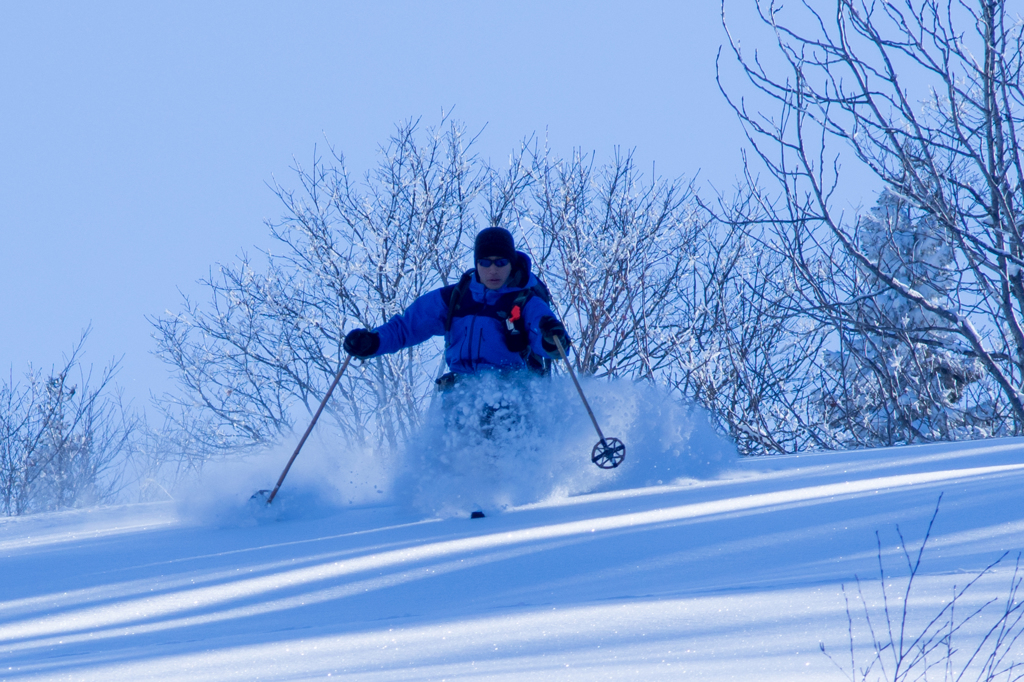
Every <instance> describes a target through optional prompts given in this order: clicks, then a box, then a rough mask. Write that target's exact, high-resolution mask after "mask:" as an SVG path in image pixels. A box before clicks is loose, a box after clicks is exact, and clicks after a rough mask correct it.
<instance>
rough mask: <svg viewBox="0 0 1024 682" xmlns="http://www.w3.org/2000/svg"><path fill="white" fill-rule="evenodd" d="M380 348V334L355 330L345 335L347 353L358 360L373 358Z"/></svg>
mask: <svg viewBox="0 0 1024 682" xmlns="http://www.w3.org/2000/svg"><path fill="white" fill-rule="evenodd" d="M379 348H380V334H378V333H377V332H371V331H367V330H365V329H353V330H352V331H350V332H349V333H348V334H346V335H345V352H346V353H348V354H349V355H354V356H355V357H357V358H369V357H372V356H373V355H374V354H375V353H376V352H377V349H379Z"/></svg>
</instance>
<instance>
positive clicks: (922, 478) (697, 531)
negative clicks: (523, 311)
mask: <svg viewBox="0 0 1024 682" xmlns="http://www.w3.org/2000/svg"><path fill="white" fill-rule="evenodd" d="M597 402H600V401H597ZM688 437H689V438H697V439H700V438H707V437H708V435H707V434H706V433H704V432H703V431H701V430H700V429H696V430H691V431H690V432H689V436H688ZM588 439H590V440H592V436H588ZM627 443H628V441H627ZM648 447H649V446H648ZM717 447H718V445H713V447H712V449H714V448H717ZM588 452H589V450H588V449H584V451H582V452H578V453H577V454H578V455H579V457H580V458H581V459H582V460H583V461H584V462H585V463H586V457H587V454H588ZM272 455H273V456H271V455H267V456H266V457H265V458H264V459H265V460H266V461H263V460H260V461H258V462H250V463H248V465H247V467H248V468H247V469H245V470H243V469H239V468H230V467H224V468H223V469H221V470H219V471H218V470H213V471H214V473H217V474H219V475H220V477H221V478H220V481H219V483H216V484H215V483H212V482H209V481H208V482H207V483H206V484H205V485H206V487H205V488H202V489H199V490H196V491H193V492H192V493H191V496H190V498H189V499H187V500H179V502H178V503H177V504H174V503H156V504H143V505H127V506H120V507H108V508H96V509H88V510H77V511H71V512H62V513H53V514H40V515H35V516H29V517H22V518H10V519H4V520H0V575H2V577H3V579H2V581H0V595H2V603H0V679H4V680H29V679H54V680H65V679H66V680H143V679H160V680H178V679H181V680H194V679H204V680H254V679H260V680H300V679H314V678H316V679H322V678H328V677H341V676H344V677H345V679H353V680H445V679H448V680H455V679H457V680H473V679H487V680H513V679H515V680H522V679H544V680H605V679H609V680H620V679H626V680H659V679H664V680H677V679H684V678H685V679H696V680H729V679H742V680H750V679H757V680H794V679H812V680H832V679H834V680H842V679H845V678H844V677H843V674H842V673H841V672H840V671H839V670H838V669H837V668H836V666H835V665H834V664H833V663H832V662H830V661H829V659H828V658H826V657H825V656H824V655H822V653H821V652H820V651H819V642H821V643H824V645H825V646H826V647H827V650H828V651H829V652H830V653H833V654H834V655H835V656H836V659H837V661H838V662H839V663H840V664H842V663H843V661H844V660H845V661H847V662H848V660H849V653H848V640H847V619H846V610H845V609H846V606H845V604H846V602H845V601H844V594H843V586H844V585H845V586H846V595H847V596H848V597H849V598H850V599H851V603H852V604H853V605H854V607H855V608H860V607H859V606H858V605H857V602H856V593H855V586H854V582H853V581H854V578H855V576H859V578H860V581H861V585H862V589H863V591H864V594H865V599H866V600H867V602H868V603H869V606H870V607H871V608H872V609H876V607H877V601H878V597H879V595H878V594H877V584H878V579H877V578H878V551H879V548H878V545H876V535H875V533H876V531H877V532H878V541H877V542H879V543H880V545H881V554H882V560H883V562H884V565H885V569H886V574H887V583H888V584H889V585H890V586H895V587H894V588H893V589H894V592H893V593H892V594H890V598H892V597H893V594H896V593H897V592H898V591H899V590H898V588H899V586H900V584H901V582H905V576H906V574H907V567H906V563H905V561H904V559H903V554H902V549H901V542H900V538H899V535H897V532H896V527H897V525H898V526H899V529H900V531H901V532H902V533H903V536H904V537H905V539H906V543H907V549H908V550H909V551H911V552H914V551H916V548H917V547H918V546H919V545H920V542H921V540H922V537H923V535H924V533H925V529H926V528H927V525H928V521H929V519H931V517H932V514H933V512H934V510H935V505H936V502H937V500H938V499H939V495H940V494H942V502H941V505H940V509H939V512H938V516H937V517H936V521H935V526H934V528H933V531H932V535H931V539H930V541H929V545H928V549H927V550H926V551H925V554H924V559H923V562H922V569H921V573H920V575H919V576H918V579H917V580H918V582H917V583H916V585H915V591H914V593H913V594H912V597H911V610H910V613H911V621H912V624H914V625H920V624H922V623H924V622H926V621H927V619H928V618H930V617H931V616H932V615H934V613H935V612H936V611H937V610H938V608H941V604H942V603H943V600H947V601H948V597H949V595H950V594H951V590H952V588H953V586H954V585H960V586H962V585H963V584H964V583H965V582H966V581H967V580H969V579H970V578H971V577H972V576H973V575H974V574H976V573H977V572H978V571H980V570H981V569H983V568H984V567H985V566H987V565H988V564H990V563H991V562H992V561H994V560H995V559H996V558H998V557H999V556H1000V555H1001V554H1002V553H1003V552H1005V551H1007V550H1009V551H1011V552H1012V553H1013V555H1014V556H1015V555H1016V553H1017V552H1019V551H1020V550H1021V548H1022V544H1024V541H1022V538H1024V505H1021V491H1022V490H1024V439H993V440H988V441H978V442H972V443H959V444H937V445H927V446H912V447H904V448H894V449H888V450H869V451H851V452H829V453H817V454H806V455H799V456H789V457H772V458H759V459H749V460H739V459H737V458H729V459H728V460H727V461H725V462H724V464H722V465H720V466H719V467H718V468H716V469H714V470H713V471H712V472H710V473H709V474H707V475H705V476H703V477H702V478H699V479H698V478H685V479H676V480H675V481H674V482H673V483H672V484H666V485H656V484H655V485H648V486H642V484H637V483H636V481H637V480H639V479H638V478H637V477H638V476H639V474H638V473H636V472H634V473H633V474H630V475H629V476H626V477H624V478H623V479H622V480H621V482H622V483H623V485H618V486H610V489H605V490H604V491H603V492H595V493H589V494H561V493H557V492H556V493H555V494H552V495H551V496H549V497H547V498H545V499H542V500H541V501H538V502H534V503H529V504H519V505H518V506H515V505H513V506H509V507H508V508H505V509H494V510H490V509H489V510H488V516H487V518H485V519H480V520H470V519H468V518H466V516H451V515H446V514H440V515H439V514H435V513H431V512H428V511H424V510H423V509H422V508H419V507H409V506H401V505H395V504H393V503H391V502H390V500H391V499H393V496H392V495H386V494H376V493H368V494H366V495H364V496H363V497H361V498H359V502H358V503H352V504H350V502H352V501H353V499H354V498H353V496H352V495H350V494H348V493H345V494H339V495H338V496H337V497H335V498H331V497H330V496H329V495H327V494H326V492H324V491H325V490H326V489H327V488H329V487H331V486H333V485H334V484H333V483H330V484H327V483H325V484H323V485H322V486H321V488H319V489H318V488H316V487H315V486H314V485H313V483H312V482H313V481H314V480H315V478H316V477H315V476H314V472H316V471H318V470H320V471H323V468H324V467H325V466H326V464H325V463H326V462H328V461H330V460H329V459H327V458H326V457H327V455H326V453H325V452H317V451H316V450H314V451H312V452H311V453H309V460H308V461H307V462H306V463H305V466H306V467H307V470H306V473H305V474H303V473H302V471H301V470H299V469H298V463H297V465H296V466H297V471H296V480H295V481H294V482H293V481H291V479H289V481H287V482H286V483H285V486H284V487H283V488H282V490H281V497H280V501H281V503H282V505H281V507H280V508H278V509H277V510H274V512H273V513H267V514H255V515H254V514H253V513H252V512H251V511H250V510H248V509H247V508H246V505H245V502H244V498H239V497H238V494H237V493H240V492H241V491H243V490H245V489H247V488H248V486H249V485H250V484H251V479H252V478H253V477H254V475H253V472H257V473H259V474H260V475H265V478H264V479H263V482H262V485H263V486H264V487H266V486H267V485H268V484H271V483H272V482H273V480H276V479H275V477H274V475H273V474H271V475H266V472H267V471H272V469H273V468H274V465H276V466H277V467H278V469H279V467H280V466H281V465H282V464H283V459H284V458H283V457H282V456H281V453H280V452H276V453H272ZM305 456H307V455H306V453H304V455H303V457H305ZM630 457H631V458H633V459H634V461H635V462H642V461H643V459H644V450H643V449H642V448H634V449H633V450H632V451H630V452H629V453H628V454H627V458H630ZM299 461H302V460H301V458H300V460H299ZM559 466H561V465H559ZM586 466H592V465H589V463H586ZM595 470H596V468H595ZM243 473H245V474H246V475H243ZM346 473H347V472H346ZM598 473H600V472H598ZM208 478H209V476H208ZM322 478H324V480H327V479H329V478H330V477H322ZM371 478H372V477H371ZM369 481H370V479H367V481H366V482H365V484H366V485H367V486H369V485H370V482H369ZM290 484H292V485H290ZM624 486H625V487H624ZM371 490H372V488H371ZM218 494H219V495H220V498H221V500H220V502H217V501H216V498H217V496H218ZM240 499H241V500H242V501H239V500H240ZM276 504H277V503H276V502H275V505H276ZM1012 564H1013V562H1012V558H1011V560H1009V562H1004V563H1003V564H1001V565H1000V566H998V567H997V568H996V569H995V570H994V571H993V573H992V574H991V576H989V577H987V578H985V579H984V580H982V581H980V582H979V583H978V584H977V585H976V586H975V587H974V588H973V589H972V592H971V593H969V595H970V597H969V599H968V600H967V602H965V603H969V604H980V603H982V602H983V601H984V600H986V599H988V598H993V597H999V596H1000V595H1005V593H1006V587H1007V585H1008V581H1009V579H1010V576H1011V574H1012V571H1013V565H1012ZM873 613H877V611H873ZM854 615H855V629H856V627H858V626H857V625H856V614H854ZM863 645H865V642H864V641H863V640H858V647H862V646H863ZM859 651H860V649H859ZM844 656H845V658H844ZM1016 658H1018V659H1020V658H1024V656H1021V655H1020V654H1019V652H1018V653H1017V655H1016ZM865 660H866V659H865ZM972 679H973V678H972Z"/></svg>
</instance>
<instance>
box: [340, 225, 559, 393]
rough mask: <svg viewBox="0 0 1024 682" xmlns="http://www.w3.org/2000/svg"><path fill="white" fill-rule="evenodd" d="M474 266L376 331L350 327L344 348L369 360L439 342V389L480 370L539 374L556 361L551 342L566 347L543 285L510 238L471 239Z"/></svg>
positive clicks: (490, 233) (499, 234) (485, 234)
mask: <svg viewBox="0 0 1024 682" xmlns="http://www.w3.org/2000/svg"><path fill="white" fill-rule="evenodd" d="M473 256H474V260H475V267H474V268H473V269H472V270H469V271H467V272H466V273H465V274H463V276H462V278H461V279H460V280H459V283H458V284H453V285H449V286H446V287H442V288H440V289H435V290H433V291H430V292H429V293H426V294H424V295H422V296H420V297H419V298H417V299H416V300H415V301H413V302H412V304H411V305H410V306H409V307H408V308H406V310H405V311H404V312H403V313H402V314H401V315H395V316H394V317H392V318H391V319H390V320H388V322H386V323H385V324H383V325H381V326H379V327H377V328H376V329H373V330H372V331H371V330H368V329H355V330H353V331H351V332H349V333H348V334H347V335H346V336H345V343H344V347H345V351H346V352H347V353H349V354H350V355H352V356H354V357H357V358H371V357H375V356H378V355H386V354H388V353H394V352H396V351H398V350H401V349H403V348H408V347H410V346H414V345H417V344H419V343H422V342H424V341H426V340H427V339H429V338H430V337H432V336H442V335H443V336H444V337H445V361H446V362H447V364H448V368H449V369H450V370H451V371H450V372H449V373H448V374H446V375H445V376H444V377H442V378H441V379H439V380H438V385H439V387H440V388H442V389H444V388H447V387H451V386H452V385H454V384H455V383H456V382H458V381H459V380H460V379H462V378H465V377H467V376H469V375H474V374H478V373H482V372H500V373H518V372H519V371H520V370H533V371H535V372H537V373H541V374H543V373H546V371H547V369H548V368H549V367H550V361H551V360H552V359H555V358H557V357H559V356H558V350H557V347H556V346H555V339H558V340H559V341H560V342H561V344H562V348H563V349H567V348H568V347H569V345H570V339H569V337H568V335H567V334H566V332H565V327H564V326H563V325H562V323H561V322H560V321H559V320H558V318H557V317H556V316H555V314H554V312H553V311H552V310H551V307H550V306H549V305H548V300H550V296H549V294H548V291H547V287H546V286H544V284H543V283H542V282H541V281H540V280H539V279H538V278H537V276H536V275H534V274H533V273H532V271H531V265H532V263H531V261H530V258H529V256H527V255H526V254H525V253H523V252H522V251H517V250H516V247H515V240H514V239H513V237H512V234H511V233H510V232H509V231H508V230H506V229H504V228H501V227H488V228H486V229H484V230H481V231H480V233H479V234H477V236H476V240H475V243H474V247H473Z"/></svg>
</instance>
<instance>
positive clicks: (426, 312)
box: [374, 289, 448, 355]
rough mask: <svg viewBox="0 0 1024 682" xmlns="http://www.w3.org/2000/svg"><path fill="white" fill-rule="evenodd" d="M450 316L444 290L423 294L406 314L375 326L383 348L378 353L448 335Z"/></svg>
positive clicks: (385, 352)
mask: <svg viewBox="0 0 1024 682" xmlns="http://www.w3.org/2000/svg"><path fill="white" fill-rule="evenodd" d="M447 317H448V307H447V306H446V305H445V304H444V299H443V298H442V297H441V290H440V289H435V290H434V291H431V292H429V293H426V294H423V295H422V296H420V297H419V298H417V299H416V300H415V301H413V302H412V305H410V306H409V307H408V308H406V309H405V312H404V313H402V314H401V315H395V316H394V317H392V318H391V319H390V320H388V321H387V322H386V323H384V324H382V325H381V326H379V327H377V328H376V329H374V331H375V332H377V333H378V334H380V348H379V349H378V350H377V352H376V353H375V355H386V354H388V353H394V352H395V351H397V350H401V349H403V348H408V347H410V346H415V345H416V344H418V343H423V342H424V341H426V340H427V339H429V338H430V337H431V336H440V335H442V334H444V322H445V320H446V319H447Z"/></svg>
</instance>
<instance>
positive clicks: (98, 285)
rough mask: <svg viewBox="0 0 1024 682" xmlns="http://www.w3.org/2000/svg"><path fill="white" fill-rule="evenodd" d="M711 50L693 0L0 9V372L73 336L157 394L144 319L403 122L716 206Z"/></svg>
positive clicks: (130, 383)
mask: <svg viewBox="0 0 1024 682" xmlns="http://www.w3.org/2000/svg"><path fill="white" fill-rule="evenodd" d="M724 40H725V34H724V32H723V30H722V28H721V21H720V8H719V5H718V3H717V2H715V1H707V2H705V1H704V0H701V1H700V2H697V1H688V0H686V1H684V0H679V1H648V2H643V1H635V2H630V3H622V2H603V1H587V2H573V1H565V2H532V1H527V2H515V3H498V2H469V1H466V2H454V1H432V2H400V1H389V2H377V3H366V2H290V3H272V2H245V3H242V2H215V3H210V2H188V1H185V2H174V3H170V2H168V3H135V2H110V1H107V2H94V3H88V4H86V3H72V2H64V3H62V2H45V1H44V2H32V3H15V2H3V3H0V291H2V292H3V294H2V296H0V369H3V370H4V373H5V375H6V374H8V372H11V375H12V376H13V378H14V379H15V380H18V377H19V376H21V375H22V374H23V373H24V371H25V370H26V369H27V367H28V365H29V364H30V363H31V364H32V365H34V366H36V367H42V368H49V367H50V366H51V365H53V364H55V363H60V362H61V358H62V354H66V353H67V352H68V351H69V350H70V349H71V347H72V346H73V345H74V343H75V342H76V341H77V340H78V338H79V336H80V335H81V333H82V331H83V330H84V329H86V328H89V327H91V330H92V331H91V335H90V337H89V339H88V342H87V344H86V346H85V352H86V355H85V362H86V364H87V365H88V364H93V365H94V366H95V367H97V368H100V367H102V366H103V365H105V364H106V363H108V362H109V361H110V360H111V359H113V358H123V359H122V362H121V371H120V374H119V375H118V378H117V383H118V384H119V385H120V386H121V387H122V388H123V390H124V391H125V395H126V397H127V398H129V399H131V400H133V401H134V402H135V404H136V405H137V406H140V407H144V406H145V405H146V404H147V403H148V400H149V395H150V394H151V393H156V394H160V393H163V392H164V391H168V390H172V389H173V382H172V381H171V379H170V375H169V370H168V368H167V366H166V365H164V364H163V363H162V362H160V361H159V360H158V359H157V358H155V357H154V356H153V354H152V351H153V349H154V348H155V343H154V341H153V339H152V337H151V334H152V327H151V325H150V323H149V322H148V321H147V316H149V317H152V316H157V315H161V314H164V312H165V311H167V310H172V311H175V310H178V309H179V308H180V301H181V295H182V294H183V293H184V294H188V295H191V296H194V297H196V298H197V299H199V300H202V298H203V292H202V288H201V287H200V286H199V285H198V284H197V283H196V281H197V280H198V279H200V278H202V277H203V276H205V275H206V274H207V273H208V272H209V270H210V268H211V267H213V266H215V264H217V263H228V262H231V261H232V260H233V259H234V258H235V257H236V256H237V255H238V254H239V253H241V252H243V251H253V250H254V249H257V248H260V247H265V246H267V245H269V237H268V230H267V228H266V226H265V221H266V220H268V219H269V220H275V219H277V218H279V217H280V216H281V214H282V210H281V207H280V206H279V205H278V203H277V199H276V198H275V197H274V195H273V194H272V192H271V191H270V189H269V188H268V183H273V182H275V181H277V182H279V183H281V184H282V185H283V186H285V187H289V186H294V185H295V183H294V180H293V178H294V174H293V172H292V171H291V170H290V168H291V167H292V166H293V165H294V164H295V163H296V162H297V161H298V162H300V163H302V162H306V163H307V165H308V161H309V160H310V159H312V157H313V153H314V149H315V148H317V147H319V149H320V150H323V149H324V146H325V144H327V143H328V142H329V143H330V144H332V145H334V146H335V147H336V148H337V149H338V150H340V151H341V152H343V153H344V154H345V156H346V159H347V162H348V164H349V167H350V169H351V170H353V171H357V172H359V173H360V174H361V173H362V172H363V171H365V170H367V169H368V168H370V167H371V166H372V164H373V163H374V162H375V159H376V153H377V150H378V146H379V145H380V144H382V143H383V142H385V141H386V139H387V137H388V135H389V134H390V133H391V132H392V131H393V129H394V126H395V124H396V123H398V122H400V121H404V120H408V119H410V118H422V120H423V123H424V125H430V124H432V123H436V122H438V121H439V120H440V118H441V115H442V112H448V111H453V118H455V119H457V120H459V121H462V122H463V123H465V124H466V126H467V127H468V128H469V129H470V130H471V131H477V130H483V134H482V135H481V136H480V138H479V142H478V152H479V153H480V154H481V156H482V157H483V158H485V159H490V160H492V161H494V162H498V161H500V160H502V159H504V158H505V157H507V155H508V153H509V152H510V151H511V150H512V149H513V148H514V147H515V146H516V144H517V142H518V141H519V140H521V139H522V138H524V137H526V136H528V135H530V134H531V133H537V134H538V135H540V136H542V137H543V136H544V135H546V136H547V138H548V140H549V142H550V145H551V147H552V148H553V150H554V151H555V152H556V153H559V154H567V153H569V152H570V151H571V150H572V148H574V147H580V148H582V149H583V150H584V151H593V152H594V153H595V154H596V157H597V159H598V161H605V160H608V159H610V158H611V157H612V155H613V153H614V149H615V147H616V146H618V147H620V148H623V149H635V153H636V158H637V159H638V161H639V163H640V167H641V168H651V167H652V164H655V165H654V172H655V173H656V174H657V175H659V176H663V177H668V178H674V177H677V176H686V177H693V176H695V175H698V174H699V178H701V180H702V181H712V182H714V183H716V185H717V186H721V187H728V186H729V185H731V183H732V182H733V178H734V176H735V175H736V174H737V172H738V169H739V164H740V153H739V148H740V146H741V144H742V141H743V140H742V133H741V130H740V128H739V125H738V124H737V123H736V121H735V119H734V117H733V116H732V114H731V112H730V110H729V109H728V107H727V105H726V103H725V102H724V100H723V99H722V97H721V96H720V94H719V92H718V89H717V85H716V83H715V80H714V71H715V56H716V53H717V50H718V47H719V45H721V44H722V43H723V42H724Z"/></svg>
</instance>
